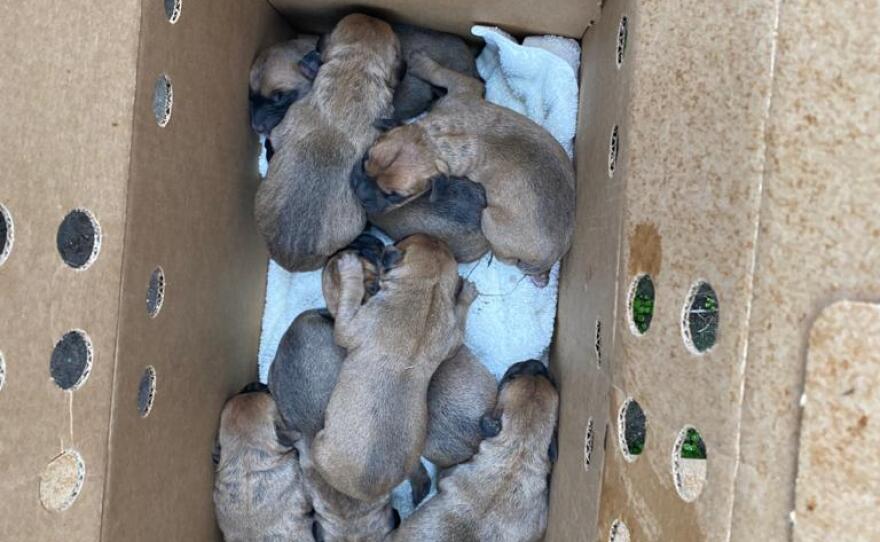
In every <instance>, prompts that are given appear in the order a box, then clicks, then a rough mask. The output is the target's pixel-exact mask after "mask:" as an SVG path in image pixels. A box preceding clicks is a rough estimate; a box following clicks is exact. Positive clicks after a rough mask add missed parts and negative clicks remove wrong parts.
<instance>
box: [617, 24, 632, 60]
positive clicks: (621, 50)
mask: <svg viewBox="0 0 880 542" xmlns="http://www.w3.org/2000/svg"><path fill="white" fill-rule="evenodd" d="M628 22H629V21H628V19H627V18H626V15H624V16H623V17H621V18H620V25H619V26H618V27H617V55H616V61H617V67H618V69H619V68H620V67H621V66H622V65H623V57H624V55H625V54H626V38H627V33H628V29H627V23H628Z"/></svg>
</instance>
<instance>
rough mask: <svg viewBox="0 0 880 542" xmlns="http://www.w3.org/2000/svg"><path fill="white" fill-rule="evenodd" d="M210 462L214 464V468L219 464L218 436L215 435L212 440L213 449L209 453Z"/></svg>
mask: <svg viewBox="0 0 880 542" xmlns="http://www.w3.org/2000/svg"><path fill="white" fill-rule="evenodd" d="M211 461H212V462H213V463H214V466H215V467H216V466H218V465H219V464H220V435H217V436H216V437H215V438H214V449H213V450H212V451H211Z"/></svg>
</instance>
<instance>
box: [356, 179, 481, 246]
mask: <svg viewBox="0 0 880 542" xmlns="http://www.w3.org/2000/svg"><path fill="white" fill-rule="evenodd" d="M362 172H363V167H360V168H357V169H356V170H355V172H354V173H353V174H352V186H353V187H354V188H355V193H357V195H358V197H359V198H360V199H361V202H362V203H364V204H365V205H366V206H371V203H370V201H369V200H370V199H371V198H373V197H375V195H376V194H377V191H375V190H373V191H367V192H366V193H364V192H363V190H361V187H365V186H369V183H362V182H358V179H359V177H360V176H361V175H362ZM380 199H382V200H384V199H385V198H380ZM377 203H380V204H381V202H377ZM485 208H486V191H485V190H484V189H483V187H482V186H481V185H479V184H477V183H475V182H472V181H471V180H469V179H466V178H463V177H461V178H459V177H438V178H436V179H434V182H433V183H432V186H431V190H430V192H428V193H427V194H423V195H421V196H419V197H418V198H416V199H414V200H413V201H412V202H410V203H408V204H406V205H404V206H402V207H397V208H394V209H391V210H390V211H388V212H378V213H371V214H368V215H367V218H369V220H370V222H372V223H373V225H375V226H376V227H378V228H379V229H381V230H382V231H384V232H385V233H386V234H387V235H388V236H389V237H391V238H392V239H394V240H395V241H399V240H400V239H403V238H404V237H409V236H410V235H413V234H415V233H425V234H427V235H430V236H432V237H436V238H438V239H440V240H442V241H444V242H445V243H446V244H447V245H449V248H450V249H451V250H452V254H453V255H455V259H456V261H459V262H472V261H474V260H478V259H480V257H482V256H483V254H485V253H486V252H488V251H489V241H487V240H486V237H485V236H484V235H483V230H482V227H481V222H480V221H481V217H482V214H483V209H485Z"/></svg>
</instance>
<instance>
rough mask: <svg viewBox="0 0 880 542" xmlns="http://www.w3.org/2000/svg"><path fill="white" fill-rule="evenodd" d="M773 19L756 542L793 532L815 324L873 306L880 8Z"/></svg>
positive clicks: (748, 521) (749, 385)
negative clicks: (840, 306)
mask: <svg viewBox="0 0 880 542" xmlns="http://www.w3.org/2000/svg"><path fill="white" fill-rule="evenodd" d="M781 9H782V10H781V12H780V16H779V29H778V34H779V38H778V45H777V51H776V61H775V80H774V86H773V101H772V105H771V108H770V113H771V117H770V121H769V124H768V132H767V170H766V175H765V179H764V199H763V203H762V209H761V230H760V235H759V238H758V246H757V250H758V256H757V263H756V267H755V302H754V306H753V309H752V318H751V322H750V329H749V341H748V344H749V353H748V364H747V372H746V391H745V403H744V407H743V428H742V452H741V464H740V469H739V473H738V478H737V485H736V492H737V497H736V507H735V510H734V516H733V525H734V528H733V537H732V540H737V541H746V540H754V532H755V531H754V526H760V527H761V532H762V536H764V537H766V539H768V540H780V539H785V538H787V537H788V536H789V534H790V531H791V526H790V518H789V513H790V512H791V510H793V508H794V504H795V500H794V482H795V474H796V470H797V458H798V454H797V453H796V450H797V449H798V442H799V441H798V433H799V426H800V408H799V406H798V403H799V400H800V396H801V393H802V391H803V382H804V367H805V364H806V355H807V350H806V345H807V338H808V336H809V331H810V327H811V326H812V325H813V322H814V321H815V320H816V318H817V316H818V315H819V314H820V311H822V310H823V309H824V307H825V306H826V305H828V304H830V303H832V302H833V301H835V300H840V299H850V300H866V301H877V300H878V299H880V280H878V269H880V108H878V100H880V94H878V90H877V89H880V55H878V54H877V51H880V36H878V34H877V28H878V26H880V6H878V4H877V3H876V2H859V3H857V5H853V6H852V9H851V10H841V9H840V6H839V5H838V4H837V3H834V2H828V1H821V2H803V1H794V2H784V3H783V4H782V8H781ZM873 457H874V458H876V454H874V456H873ZM866 460H867V457H866ZM875 468H876V467H875ZM758 503H760V504H758ZM819 513H824V512H823V511H819ZM865 519H866V520H867V518H865ZM865 525H870V522H868V523H867V524H865ZM874 531H875V532H876V524H875V525H874ZM865 534H866V535H867V534H868V531H866V533H865Z"/></svg>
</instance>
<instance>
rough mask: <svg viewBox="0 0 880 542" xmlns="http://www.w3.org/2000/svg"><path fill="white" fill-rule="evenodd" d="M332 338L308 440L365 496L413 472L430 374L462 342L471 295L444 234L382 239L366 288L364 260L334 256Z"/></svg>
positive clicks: (323, 463) (335, 478) (342, 487)
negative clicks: (327, 391) (333, 365)
mask: <svg viewBox="0 0 880 542" xmlns="http://www.w3.org/2000/svg"><path fill="white" fill-rule="evenodd" d="M338 268H339V277H340V286H339V288H340V291H339V305H338V308H337V311H336V323H335V335H336V343H337V344H338V345H340V346H342V347H343V348H345V349H346V350H347V352H348V355H347V357H346V359H345V362H344V363H343V365H342V369H341V370H340V372H339V379H338V381H337V384H336V388H335V389H334V390H333V394H332V396H331V397H330V403H329V404H328V405H327V411H326V415H325V419H324V429H323V430H322V431H321V432H319V433H318V435H317V437H316V438H315V442H314V444H313V445H312V458H313V459H314V462H315V465H316V466H317V468H318V470H319V471H320V473H321V475H322V477H323V478H324V479H325V480H326V481H327V482H328V483H330V484H331V485H332V486H333V487H335V488H336V489H338V490H339V491H341V492H343V493H345V494H346V495H349V496H351V497H354V498H356V499H360V500H364V501H368V500H370V499H374V498H376V496H378V495H384V494H387V493H388V492H389V491H391V489H392V488H393V487H394V486H396V485H397V484H399V483H400V482H402V481H403V479H404V478H405V477H406V476H407V475H408V474H409V473H411V472H414V471H415V469H416V467H417V466H418V463H419V455H420V454H421V452H422V449H423V448H424V445H425V435H426V428H427V422H428V407H427V400H426V397H427V391H428V384H429V382H430V380H431V377H432V376H433V374H434V372H435V371H436V370H437V367H439V366H440V364H441V363H442V362H443V360H445V359H447V358H449V357H451V356H452V354H453V353H455V351H456V350H457V349H458V348H459V347H460V346H461V342H462V338H463V335H464V325H465V320H466V317H467V311H468V308H469V307H470V305H471V303H472V302H473V300H474V298H475V297H476V290H475V288H474V287H473V285H472V284H471V283H469V282H462V281H461V280H460V279H459V276H458V272H457V266H456V263H455V259H454V258H453V257H452V253H451V252H450V251H449V248H448V247H446V245H445V244H444V243H443V242H442V241H438V240H436V239H433V238H430V237H428V236H425V235H414V236H412V237H408V238H406V239H404V240H403V241H401V242H399V243H397V244H396V245H395V246H394V247H389V248H386V251H385V254H384V256H383V271H382V274H381V277H380V280H379V292H378V293H377V294H376V295H375V296H373V297H372V298H370V299H369V301H367V302H366V303H365V304H363V305H361V302H362V300H363V298H364V276H363V267H362V266H361V263H360V262H359V261H358V258H357V257H356V256H355V255H353V254H350V253H349V254H344V255H343V256H342V257H341V258H340V259H339V262H338Z"/></svg>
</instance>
